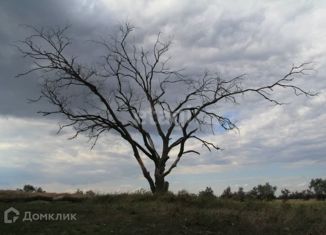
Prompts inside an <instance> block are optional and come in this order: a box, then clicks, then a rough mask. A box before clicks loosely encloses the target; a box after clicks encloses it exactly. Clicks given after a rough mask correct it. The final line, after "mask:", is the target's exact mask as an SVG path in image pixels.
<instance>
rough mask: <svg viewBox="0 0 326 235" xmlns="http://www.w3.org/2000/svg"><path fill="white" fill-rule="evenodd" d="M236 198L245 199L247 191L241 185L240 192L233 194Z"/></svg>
mask: <svg viewBox="0 0 326 235" xmlns="http://www.w3.org/2000/svg"><path fill="white" fill-rule="evenodd" d="M233 197H234V199H236V200H240V201H243V200H244V199H245V197H246V193H245V192H244V191H243V188H242V187H239V189H238V192H236V193H234V194H233Z"/></svg>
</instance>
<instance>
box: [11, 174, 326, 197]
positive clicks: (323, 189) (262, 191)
mask: <svg viewBox="0 0 326 235" xmlns="http://www.w3.org/2000/svg"><path fill="white" fill-rule="evenodd" d="M17 190H18V191H22V192H38V193H45V191H44V190H43V189H42V188H41V187H35V186H32V185H29V184H27V185H25V186H24V187H23V189H17ZM276 190H277V187H276V186H273V185H271V184H269V183H265V184H263V185H262V184H259V185H257V186H255V187H253V188H252V189H251V190H249V191H247V192H245V191H244V189H243V187H239V188H238V190H237V191H232V190H231V187H230V186H229V187H227V188H226V189H225V190H224V191H223V193H222V194H221V195H220V196H219V198H222V199H233V200H239V201H243V200H248V199H249V200H250V199H254V200H273V199H282V200H288V199H303V200H309V199H317V200H325V199H326V179H321V178H317V179H312V180H311V181H310V183H309V187H308V189H304V190H302V191H293V192H291V191H290V190H289V189H286V188H283V189H281V194H280V195H279V196H276V195H275V193H276ZM147 193H148V192H147V191H146V190H144V189H143V190H138V191H136V192H135V194H147ZM75 194H80V195H84V196H88V197H94V196H96V193H94V192H93V191H92V190H89V191H86V192H83V191H82V190H80V189H77V191H76V192H75ZM171 194H172V193H171ZM177 196H178V197H181V198H191V197H197V196H198V197H200V198H205V199H212V198H217V197H218V196H216V195H215V194H214V191H213V189H212V188H211V187H206V189H205V190H203V191H200V192H199V193H198V195H196V194H193V193H189V192H188V191H186V190H184V189H183V190H180V191H179V192H178V193H177Z"/></svg>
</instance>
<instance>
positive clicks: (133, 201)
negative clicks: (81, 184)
mask: <svg viewBox="0 0 326 235" xmlns="http://www.w3.org/2000/svg"><path fill="white" fill-rule="evenodd" d="M324 185H325V180H322V179H314V180H312V181H311V182H310V185H309V189H307V190H309V192H310V193H309V195H310V197H309V199H310V200H301V199H296V200H294V199H291V197H294V196H293V195H296V196H298V195H299V194H300V195H301V193H303V192H300V193H298V192H290V191H289V190H285V189H282V190H283V191H282V193H281V195H279V196H278V197H277V196H275V191H276V187H275V186H272V185H270V184H269V183H266V184H264V185H258V186H256V187H254V188H253V189H252V190H250V191H248V192H245V191H244V190H243V188H239V189H238V190H237V191H235V192H232V190H231V188H230V187H228V188H227V189H225V190H224V192H223V193H222V195H220V196H216V195H215V194H214V192H213V190H212V188H210V187H207V188H206V189H205V190H203V191H200V192H199V193H198V194H192V193H189V192H187V191H186V190H181V191H179V192H178V193H171V192H168V193H165V194H152V193H151V192H149V191H146V190H138V191H136V192H134V193H120V194H105V195H100V194H95V193H94V192H93V191H87V192H83V191H82V190H77V191H76V192H75V193H72V194H58V193H46V192H44V191H43V190H42V192H38V190H29V189H30V187H24V189H23V190H11V191H10V190H7V191H0V210H2V211H4V210H6V209H8V208H9V207H12V206H13V207H15V208H16V209H18V210H19V211H20V212H21V216H23V214H24V212H26V211H30V212H31V213H43V214H52V213H54V214H56V213H74V214H76V215H77V220H74V221H69V220H57V221H44V220H43V221H42V220H36V221H32V222H31V221H22V219H21V218H20V219H19V220H17V222H16V223H14V224H4V223H0V231H1V232H0V234H299V235H300V234H317V235H318V234H320V235H322V234H325V231H326V216H325V215H326V202H325V201H324V200H323V199H325V190H324V188H323V187H324ZM33 188H34V189H35V188H37V187H33ZM307 190H304V192H306V191H307ZM298 198H299V197H298ZM300 198H301V197H300ZM303 199H307V198H306V197H303Z"/></svg>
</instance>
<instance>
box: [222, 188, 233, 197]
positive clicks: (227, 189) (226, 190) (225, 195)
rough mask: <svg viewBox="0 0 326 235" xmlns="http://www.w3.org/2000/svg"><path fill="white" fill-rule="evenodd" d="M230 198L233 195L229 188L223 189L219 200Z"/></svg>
mask: <svg viewBox="0 0 326 235" xmlns="http://www.w3.org/2000/svg"><path fill="white" fill-rule="evenodd" d="M232 197H233V193H232V191H231V188H230V186H228V187H227V188H226V189H224V191H223V193H222V194H221V198H224V199H231V198H232Z"/></svg>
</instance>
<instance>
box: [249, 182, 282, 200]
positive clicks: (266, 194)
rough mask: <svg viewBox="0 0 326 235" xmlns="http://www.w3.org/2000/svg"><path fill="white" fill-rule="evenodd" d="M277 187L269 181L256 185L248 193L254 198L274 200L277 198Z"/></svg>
mask: <svg viewBox="0 0 326 235" xmlns="http://www.w3.org/2000/svg"><path fill="white" fill-rule="evenodd" d="M276 189H277V187H276V186H272V185H270V184H269V183H266V184H265V185H261V184H260V185H258V186H256V187H254V188H253V189H252V190H251V191H250V192H249V193H248V195H249V196H250V197H251V198H254V199H261V200H272V199H275V192H276Z"/></svg>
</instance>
